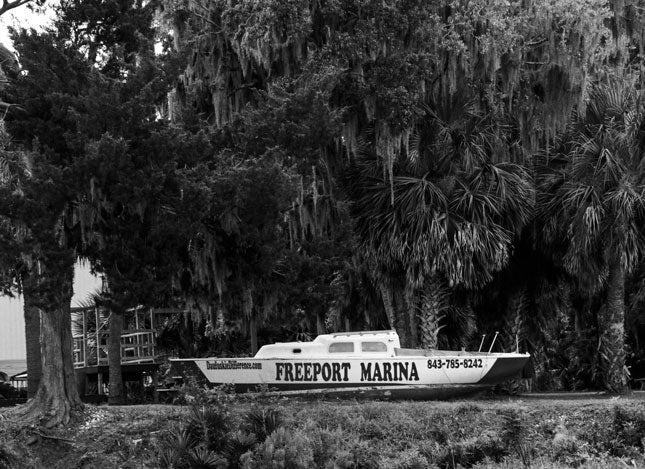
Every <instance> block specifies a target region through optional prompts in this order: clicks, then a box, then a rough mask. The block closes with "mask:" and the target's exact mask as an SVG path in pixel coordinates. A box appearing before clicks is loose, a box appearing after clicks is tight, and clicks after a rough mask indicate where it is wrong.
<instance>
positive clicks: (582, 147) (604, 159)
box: [538, 82, 645, 392]
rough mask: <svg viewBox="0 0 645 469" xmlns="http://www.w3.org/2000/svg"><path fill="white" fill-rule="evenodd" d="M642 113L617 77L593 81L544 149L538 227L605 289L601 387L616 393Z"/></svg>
mask: <svg viewBox="0 0 645 469" xmlns="http://www.w3.org/2000/svg"><path fill="white" fill-rule="evenodd" d="M644 117H645V114H644V107H643V103H642V100H641V97H640V96H639V95H638V94H637V93H636V92H635V91H634V89H633V88H629V87H628V86H625V85H623V84H621V83H619V82H612V83H610V84H606V85H599V86H596V87H595V88H594V89H593V91H592V92H591V93H590V96H589V99H588V102H587V107H586V110H585V112H582V113H579V114H576V115H574V116H573V119H572V123H571V124H570V126H569V127H568V129H567V130H566V131H565V132H564V134H563V135H561V136H560V138H559V140H558V143H557V144H556V145H555V146H554V148H552V149H551V150H550V154H546V155H543V156H542V158H543V161H542V164H541V165H539V166H538V174H539V179H538V181H539V188H540V191H539V197H538V206H539V220H540V223H539V225H540V226H541V234H542V235H543V236H544V239H545V240H546V241H547V242H551V245H552V246H553V245H554V244H555V243H558V244H559V245H560V247H562V248H563V257H562V263H563V265H564V267H565V268H566V270H567V271H568V272H569V273H570V274H572V275H573V276H575V277H576V278H577V279H578V283H579V288H581V289H583V290H584V291H586V292H587V294H588V295H592V294H594V293H597V292H599V291H601V290H602V291H604V292H606V300H605V301H604V304H603V305H602V307H601V308H600V310H599V311H598V313H597V314H598V325H599V335H600V347H599V353H600V363H601V369H602V374H603V381H604V385H605V386H606V387H607V389H609V390H611V391H615V392H620V391H622V390H623V389H625V386H626V384H627V377H628V371H627V369H626V367H625V337H624V336H625V324H624V323H625V275H626V272H628V271H629V270H630V269H631V268H633V267H634V266H635V265H636V263H637V262H638V261H639V260H640V259H641V258H642V253H643V247H644V245H643V237H642V235H641V230H642V226H643V210H644V209H645V184H644V181H643V175H642V155H643V151H644V150H645V119H644Z"/></svg>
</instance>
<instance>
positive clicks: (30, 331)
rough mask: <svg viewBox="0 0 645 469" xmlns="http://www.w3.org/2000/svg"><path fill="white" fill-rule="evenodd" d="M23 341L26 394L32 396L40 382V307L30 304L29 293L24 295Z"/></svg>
mask: <svg viewBox="0 0 645 469" xmlns="http://www.w3.org/2000/svg"><path fill="white" fill-rule="evenodd" d="M24 305H25V306H24V315H25V342H26V345H27V395H28V397H30V398H31V397H34V396H35V395H36V391H37V390H38V384H40V376H41V374H42V362H41V357H40V308H38V306H36V305H34V304H31V295H28V296H25V297H24Z"/></svg>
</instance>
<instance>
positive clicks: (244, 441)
mask: <svg viewBox="0 0 645 469" xmlns="http://www.w3.org/2000/svg"><path fill="white" fill-rule="evenodd" d="M256 443H257V439H256V437H255V435H254V434H253V433H247V432H244V431H242V430H238V431H236V432H233V433H230V434H229V435H228V438H227V442H226V449H225V453H226V456H227V457H228V460H229V467H231V468H233V469H235V468H237V467H239V464H240V456H242V455H243V454H244V453H246V452H247V451H251V450H252V449H253V447H254V446H255V445H256Z"/></svg>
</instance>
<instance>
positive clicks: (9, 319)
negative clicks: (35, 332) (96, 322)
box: [0, 263, 101, 360]
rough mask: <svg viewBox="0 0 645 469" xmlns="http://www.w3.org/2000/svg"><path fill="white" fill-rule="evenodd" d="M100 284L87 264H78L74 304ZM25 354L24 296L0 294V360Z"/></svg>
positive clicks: (14, 358)
mask: <svg viewBox="0 0 645 469" xmlns="http://www.w3.org/2000/svg"><path fill="white" fill-rule="evenodd" d="M100 286H101V280H100V279H98V278H97V277H95V276H93V275H92V274H90V269H89V267H88V266H87V265H84V264H81V263H78V264H76V268H75V275H74V297H73V298H72V306H77V305H78V304H79V303H82V302H83V301H85V300H86V299H87V297H88V296H89V294H90V293H92V292H94V291H96V290H97V289H98V288H100ZM25 355H26V351H25V321H24V317H23V309H22V297H18V298H7V297H1V296H0V360H22V359H24V358H25Z"/></svg>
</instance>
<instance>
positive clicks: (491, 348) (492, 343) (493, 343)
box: [488, 331, 499, 353]
mask: <svg viewBox="0 0 645 469" xmlns="http://www.w3.org/2000/svg"><path fill="white" fill-rule="evenodd" d="M497 334H499V331H495V337H493V342H491V344H490V348H489V349H488V353H490V352H491V350H493V345H495V340H496V339H497Z"/></svg>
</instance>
